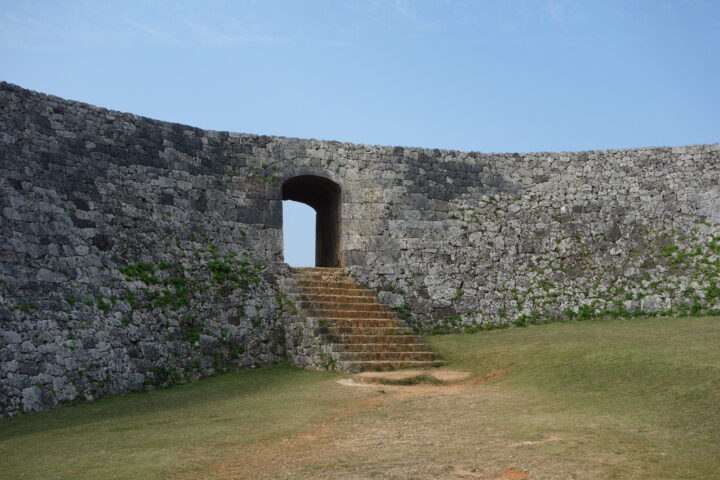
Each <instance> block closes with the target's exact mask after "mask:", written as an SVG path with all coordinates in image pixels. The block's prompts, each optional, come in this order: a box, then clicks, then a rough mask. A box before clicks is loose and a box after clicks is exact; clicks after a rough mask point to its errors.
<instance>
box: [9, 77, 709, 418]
mask: <svg viewBox="0 0 720 480" xmlns="http://www.w3.org/2000/svg"><path fill="white" fill-rule="evenodd" d="M0 173H1V175H0V416H5V415H14V414H17V413H19V412H21V411H28V410H41V409H45V408H48V407H52V406H55V405H58V404H61V403H66V402H75V401H80V400H92V399H93V398H97V397H99V396H102V395H105V394H109V393H123V392H128V391H132V390H139V389H147V388H153V387H155V386H164V385H168V384H171V383H176V382H184V381H189V380H193V379H196V378H200V377H203V376H207V375H211V374H214V373H217V372H219V371H223V370H226V369H235V368H248V367H252V366H254V365H261V364H268V363H272V362H276V361H283V360H284V359H286V358H290V359H291V360H292V361H294V362H295V363H298V364H301V365H314V366H318V365H317V362H316V361H314V360H312V359H309V357H307V356H303V355H302V354H299V353H298V352H301V351H302V349H300V350H299V349H298V347H297V346H298V345H301V344H302V342H303V340H302V338H303V332H302V328H303V327H302V325H301V324H302V322H301V321H299V320H298V316H297V313H296V310H297V309H296V306H294V305H293V304H292V301H289V300H288V299H287V298H286V296H285V294H284V293H283V289H282V288H281V287H282V286H283V284H284V283H285V282H287V279H288V278H289V277H291V276H292V274H291V271H290V269H289V268H288V267H287V265H285V264H284V263H283V257H282V208H281V206H282V185H283V183H284V182H285V181H286V180H288V179H291V178H294V177H297V176H302V175H313V176H319V177H323V178H326V179H329V180H331V181H332V182H335V183H336V184H337V185H339V187H340V189H341V195H340V201H341V206H340V207H341V208H340V210H341V212H340V218H341V235H340V240H341V243H342V245H341V246H340V247H341V249H340V251H341V252H342V258H341V261H342V263H343V264H344V267H345V271H346V272H348V273H349V274H350V276H351V277H352V278H354V279H355V280H357V281H359V282H360V283H362V284H364V285H367V286H369V287H371V288H373V289H374V290H375V291H376V292H377V295H378V298H379V299H380V300H381V301H382V302H383V303H384V304H385V305H387V306H389V307H390V308H391V309H393V310H394V311H395V314H396V315H397V316H398V317H399V318H401V319H403V321H405V322H406V323H407V325H408V326H410V327H411V328H413V329H414V330H415V331H416V332H425V331H434V332H443V331H458V330H459V331H462V330H465V331H475V330H478V329H483V328H491V327H496V326H502V325H505V324H514V325H516V326H522V325H526V324H528V323H535V322H543V321H549V320H556V319H584V318H591V317H594V316H599V315H616V316H634V315H654V314H660V313H661V314H672V315H697V314H707V313H718V312H719V311H720V288H719V287H718V283H719V280H718V276H720V185H719V179H720V144H712V145H695V146H684V147H673V148H638V149H631V150H608V151H591V152H560V153H523V154H519V153H511V154H483V153H477V152H457V151H449V150H432V149H422V148H407V147H382V146H368V145H353V144H347V143H339V142H331V141H319V140H301V139H292V138H281V137H267V136H259V135H247V134H238V133H227V132H215V131H206V130H200V129H197V128H193V127H188V126H185V125H178V124H173V123H166V122H160V121H157V120H151V119H147V118H142V117H138V116H136V115H131V114H125V113H119V112H114V111H109V110H105V109H102V108H97V107H94V106H91V105H87V104H83V103H79V102H73V101H68V100H64V99H60V98H57V97H52V96H47V95H44V94H40V93H36V92H32V91H28V90H25V89H22V88H20V87H17V86H14V85H11V84H8V83H0ZM323 348H326V347H324V346H321V347H320V351H322V349H323ZM317 355H318V353H317V351H314V352H310V356H311V357H312V356H314V357H313V358H315V359H317V358H318V357H317Z"/></svg>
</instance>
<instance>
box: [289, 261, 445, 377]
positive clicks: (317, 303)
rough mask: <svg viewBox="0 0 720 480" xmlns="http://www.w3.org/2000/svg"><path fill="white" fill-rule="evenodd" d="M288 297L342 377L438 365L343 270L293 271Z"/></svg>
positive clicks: (367, 292) (402, 327)
mask: <svg viewBox="0 0 720 480" xmlns="http://www.w3.org/2000/svg"><path fill="white" fill-rule="evenodd" d="M293 284H294V285H293V287H294V288H293V289H292V291H291V292H290V293H289V296H290V298H291V299H292V300H293V301H294V303H295V305H296V306H297V307H298V308H299V309H300V314H301V315H302V316H303V317H305V321H306V322H307V324H309V325H312V326H313V329H312V333H313V335H314V336H315V337H317V338H318V339H319V341H320V343H321V344H323V345H324V346H325V348H326V352H327V353H325V355H329V356H331V357H332V360H331V362H330V363H331V364H334V365H329V366H334V367H335V369H336V370H338V371H341V372H359V371H368V370H370V371H382V370H396V369H400V368H425V367H433V366H439V364H442V363H443V362H441V361H439V360H438V359H437V355H436V354H435V353H434V352H431V351H430V350H429V348H428V346H427V345H425V344H423V343H422V342H421V339H420V338H419V337H417V336H415V335H412V334H411V332H410V330H409V329H408V328H407V327H406V326H404V325H403V324H402V322H401V321H400V320H399V319H398V318H396V317H395V315H394V314H393V313H392V312H391V311H389V310H388V309H387V307H385V306H384V305H382V304H380V303H379V302H378V301H377V300H376V299H375V297H374V296H373V294H372V292H371V291H369V290H368V289H366V288H364V287H363V286H361V285H360V284H358V283H357V282H354V281H352V280H351V279H350V278H348V277H347V276H346V274H345V273H344V271H343V269H342V268H321V267H306V268H294V269H293Z"/></svg>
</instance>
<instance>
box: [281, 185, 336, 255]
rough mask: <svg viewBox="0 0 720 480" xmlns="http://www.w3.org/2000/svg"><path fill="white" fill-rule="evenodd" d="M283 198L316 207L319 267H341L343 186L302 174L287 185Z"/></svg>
mask: <svg viewBox="0 0 720 480" xmlns="http://www.w3.org/2000/svg"><path fill="white" fill-rule="evenodd" d="M282 199H283V200H294V201H296V202H301V203H304V204H306V205H309V206H310V207H312V208H313V209H314V210H315V212H316V217H315V266H317V267H341V266H342V265H343V261H342V246H341V244H340V243H341V242H340V231H341V225H340V224H341V208H340V199H341V190H340V185H338V184H337V183H335V182H333V181H332V180H328V179H327V178H323V177H318V176H315V175H300V176H297V177H293V178H290V179H288V180H286V181H285V182H284V183H283V186H282Z"/></svg>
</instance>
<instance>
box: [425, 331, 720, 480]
mask: <svg viewBox="0 0 720 480" xmlns="http://www.w3.org/2000/svg"><path fill="white" fill-rule="evenodd" d="M429 340H430V342H431V344H432V345H433V346H434V348H436V349H437V350H438V351H440V352H442V353H443V355H444V356H445V358H446V359H448V360H449V361H450V363H451V364H452V365H453V367H456V368H460V369H467V370H470V371H472V372H474V373H476V374H477V375H487V374H488V373H490V372H493V371H496V370H498V369H507V370H506V371H505V373H504V374H503V375H502V376H500V377H498V378H497V379H495V380H493V382H494V384H495V385H494V386H495V387H497V388H499V389H501V391H502V392H503V394H505V395H506V397H507V398H506V400H507V401H506V403H504V404H501V405H497V406H495V407H494V408H493V409H491V410H490V411H489V412H490V413H492V414H493V415H494V418H493V419H492V420H491V422H495V424H496V425H498V428H499V426H500V425H502V428H503V429H505V431H506V432H507V433H508V434H509V435H510V436H514V437H516V439H517V440H518V441H520V439H521V438H523V437H532V436H533V435H535V436H536V437H538V438H539V437H541V436H542V435H543V434H547V432H561V434H562V435H564V436H567V437H569V438H575V439H576V440H577V441H576V442H574V445H573V447H572V449H568V448H567V445H565V448H562V449H560V450H559V451H558V452H554V455H555V456H556V458H557V459H558V460H559V459H560V458H561V457H563V455H565V456H567V455H568V454H569V455H572V456H576V457H577V458H583V457H588V458H589V457H592V456H593V454H596V455H597V454H603V453H604V454H605V455H607V456H608V457H612V458H615V460H616V461H618V464H617V465H613V466H609V467H607V468H606V470H605V471H604V473H603V475H602V476H601V477H599V478H678V479H690V478H698V479H700V478H713V476H714V475H717V474H718V471H720V318H717V317H703V318H654V319H632V320H628V319H616V320H596V321H589V322H571V323H565V324H550V325H545V326H539V327H530V328H524V329H511V330H496V331H491V332H486V333H481V334H476V335H448V336H438V337H432V338H430V339H429ZM538 448H539V449H540V451H542V448H541V447H538ZM554 448H556V446H555V445H554V444H548V445H547V447H546V448H545V450H547V451H545V452H544V454H546V455H548V458H552V456H553V452H552V450H553V449H554ZM652 475H655V476H654V477H653V476H652ZM590 478H594V477H592V476H590Z"/></svg>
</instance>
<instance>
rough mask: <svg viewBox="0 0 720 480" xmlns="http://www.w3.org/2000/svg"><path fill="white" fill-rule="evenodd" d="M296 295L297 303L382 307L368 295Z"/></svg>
mask: <svg viewBox="0 0 720 480" xmlns="http://www.w3.org/2000/svg"><path fill="white" fill-rule="evenodd" d="M294 295H296V296H297V297H298V298H297V301H301V302H322V303H334V304H347V303H358V304H365V303H368V304H373V305H382V304H381V303H379V302H378V301H377V300H375V298H373V297H372V296H370V295H332V294H320V293H300V294H294Z"/></svg>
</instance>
